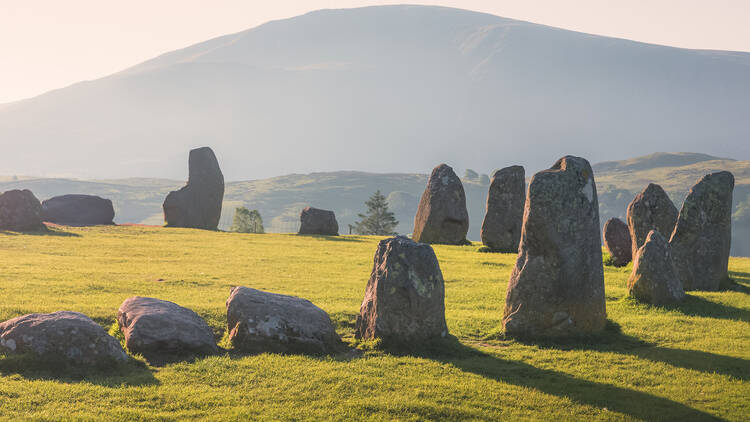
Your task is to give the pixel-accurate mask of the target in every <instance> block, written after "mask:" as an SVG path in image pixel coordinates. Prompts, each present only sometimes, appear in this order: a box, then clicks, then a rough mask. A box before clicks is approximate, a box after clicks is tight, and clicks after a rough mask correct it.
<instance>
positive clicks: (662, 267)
mask: <svg viewBox="0 0 750 422" xmlns="http://www.w3.org/2000/svg"><path fill="white" fill-rule="evenodd" d="M628 291H629V292H630V296H633V297H635V298H636V299H638V300H639V301H641V302H647V303H650V304H652V305H665V304H668V303H674V302H679V301H681V300H682V299H683V298H685V291H684V290H683V289H682V282H680V279H679V277H678V276H677V268H675V265H674V261H673V260H672V248H671V247H670V246H669V243H668V242H667V239H665V238H664V236H662V234H661V233H659V232H658V231H656V230H651V231H650V232H649V233H648V236H647V237H646V242H645V243H644V244H643V246H641V248H640V249H638V253H637V254H636V256H635V262H634V263H633V273H632V274H631V275H630V278H629V279H628Z"/></svg>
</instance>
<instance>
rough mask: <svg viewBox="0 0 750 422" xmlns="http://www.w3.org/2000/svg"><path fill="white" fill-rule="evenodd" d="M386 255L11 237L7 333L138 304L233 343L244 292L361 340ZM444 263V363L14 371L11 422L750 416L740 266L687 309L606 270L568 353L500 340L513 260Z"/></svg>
mask: <svg viewBox="0 0 750 422" xmlns="http://www.w3.org/2000/svg"><path fill="white" fill-rule="evenodd" d="M378 240H379V238H376V237H361V236H342V237H338V238H326V237H302V236H296V235H281V234H266V235H249V234H236V233H222V232H208V231H197V230H186V229H166V228H150V227H95V228H68V227H63V228H56V229H54V231H53V232H52V233H50V234H48V235H20V234H16V233H0V298H2V300H1V301H0V320H6V319H9V318H12V317H15V316H19V315H22V314H26V313H32V312H53V311H58V310H73V311H79V312H83V313H85V314H87V315H89V316H91V317H92V318H94V320H96V321H97V322H98V323H100V324H101V325H102V326H104V327H107V328H109V327H110V326H111V325H112V323H113V322H114V321H115V315H116V312H117V308H118V306H119V305H120V303H122V301H123V300H124V299H126V298H127V297H129V296H133V295H142V296H152V297H157V298H160V299H166V300H171V301H174V302H176V303H178V304H180V305H183V306H187V307H189V308H192V309H193V310H195V311H196V312H198V313H199V314H200V315H202V316H203V317H204V318H206V320H207V321H208V323H209V324H210V325H211V326H212V327H213V328H214V331H215V333H216V336H217V338H221V336H222V335H223V333H224V330H225V324H226V317H225V306H224V303H225V300H226V298H227V296H228V294H229V289H230V287H231V286H235V285H244V286H250V287H254V288H258V289H263V290H267V291H271V292H277V293H285V294H291V295H296V296H301V297H304V298H307V299H310V300H311V301H312V302H313V303H315V304H316V305H318V306H320V307H321V308H323V309H324V310H325V311H327V312H328V313H329V314H330V315H331V317H332V318H333V319H334V321H335V322H336V324H337V329H338V332H339V333H340V334H341V335H342V337H343V338H344V339H345V340H346V341H351V340H352V337H353V325H354V320H355V316H356V314H357V313H358V311H359V305H360V303H361V300H362V297H363V294H364V289H365V284H366V282H367V278H368V276H369V273H370V269H371V265H372V257H373V253H374V252H375V246H376V244H377V241H378ZM477 249H478V245H474V246H464V247H456V246H436V247H435V251H436V253H437V256H438V259H439V261H440V266H441V268H442V270H443V274H444V276H445V281H446V318H447V321H448V327H449V330H450V332H451V334H453V335H455V336H456V337H457V339H458V341H459V343H452V344H446V346H445V348H446V350H445V351H444V352H443V353H437V354H436V353H434V352H433V353H425V354H424V355H423V356H394V355H391V354H388V353H385V352H382V351H367V352H365V353H364V354H363V355H362V356H359V357H353V356H339V357H327V358H318V357H307V356H282V355H272V354H264V355H256V356H247V355H240V354H235V353H227V354H224V355H220V356H213V357H208V358H204V359H199V360H196V361H193V362H185V363H177V364H171V365H167V366H164V367H158V368H155V367H151V366H146V365H143V364H131V365H126V366H124V367H121V368H117V369H116V370H115V371H113V372H105V373H102V372H93V373H78V372H76V373H65V372H64V371H62V372H61V371H56V370H55V369H54V368H49V367H46V366H37V365H34V364H33V361H28V360H19V359H15V358H9V357H0V418H4V419H7V420H20V419H38V420H58V419H94V418H96V419H104V420H138V419H142V420H172V419H180V420H184V419H201V420H222V419H227V420H238V419H239V420H245V419H284V420H302V419H316V420H322V419H339V420H361V419H376V420H394V419H395V420H411V419H415V420H416V419H445V420H460V419H491V420H497V419H500V418H502V419H510V420H513V419H545V420H555V419H558V420H583V419H587V420H588V419H602V420H691V421H695V420H715V419H725V420H738V421H739V420H743V419H745V420H746V418H747V417H748V415H749V414H750V383H749V381H748V379H749V378H750V259H740V258H736V259H735V258H732V260H731V261H730V270H731V276H732V277H733V278H734V279H735V280H736V281H737V283H738V284H737V285H736V286H734V287H733V288H732V290H728V291H722V292H711V293H709V292H691V293H690V295H689V296H688V298H687V299H686V301H685V302H684V303H683V304H681V305H680V306H677V307H673V308H670V309H665V308H653V307H647V306H641V305H637V304H634V303H633V302H631V301H629V300H626V299H625V298H624V297H625V295H626V289H625V282H626V280H627V276H628V274H629V271H630V267H627V268H624V269H614V268H612V267H605V277H606V294H607V312H608V315H609V319H610V321H611V323H610V327H609V328H608V330H607V331H606V332H605V333H604V334H602V335H601V336H598V337H596V338H592V339H589V340H587V341H578V342H575V343H567V344H559V343H557V344H552V343H521V342H518V341H514V340H510V339H503V338H502V337H501V336H499V335H498V331H499V326H500V319H501V315H502V307H503V303H504V297H505V289H506V285H507V281H508V276H509V273H510V270H511V268H512V266H513V263H514V260H515V255H510V254H486V253H478V252H476V250H477Z"/></svg>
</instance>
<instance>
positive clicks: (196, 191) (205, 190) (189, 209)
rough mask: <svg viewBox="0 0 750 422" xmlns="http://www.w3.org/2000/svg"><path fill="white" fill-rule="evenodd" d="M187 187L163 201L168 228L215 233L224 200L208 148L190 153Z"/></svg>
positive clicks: (218, 172)
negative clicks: (203, 230) (193, 229)
mask: <svg viewBox="0 0 750 422" xmlns="http://www.w3.org/2000/svg"><path fill="white" fill-rule="evenodd" d="M188 166H189V177H188V182H187V185H185V186H184V187H183V188H182V189H180V190H178V191H173V192H170V193H169V195H167V198H166V199H165V200H164V206H163V207H164V220H165V221H166V222H167V226H169V227H190V228H196V229H206V230H216V228H217V227H218V226H219V219H220V218H221V202H222V200H223V199H224V175H223V174H222V173H221V169H220V168H219V162H218V161H217V160H216V155H214V152H213V151H212V150H211V148H209V147H203V148H197V149H194V150H192V151H190V159H189V163H188Z"/></svg>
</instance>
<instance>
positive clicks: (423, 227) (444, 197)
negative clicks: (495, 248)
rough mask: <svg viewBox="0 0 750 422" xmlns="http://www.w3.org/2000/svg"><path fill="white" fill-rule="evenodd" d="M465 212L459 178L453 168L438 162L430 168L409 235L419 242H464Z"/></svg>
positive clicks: (467, 227)
mask: <svg viewBox="0 0 750 422" xmlns="http://www.w3.org/2000/svg"><path fill="white" fill-rule="evenodd" d="M468 231H469V213H468V211H466V194H465V193H464V187H463V185H462V184H461V179H459V178H458V176H456V173H454V172H453V169H452V168H450V167H449V166H447V165H445V164H440V165H439V166H437V167H435V168H434V169H433V170H432V174H431V175H430V179H429V180H428V181H427V188H426V189H425V190H424V193H423V194H422V199H421V200H420V201H419V208H418V209H417V215H416V216H415V217H414V233H413V234H412V239H414V241H415V242H422V243H445V244H450V245H463V244H466V243H467V240H466V233H468Z"/></svg>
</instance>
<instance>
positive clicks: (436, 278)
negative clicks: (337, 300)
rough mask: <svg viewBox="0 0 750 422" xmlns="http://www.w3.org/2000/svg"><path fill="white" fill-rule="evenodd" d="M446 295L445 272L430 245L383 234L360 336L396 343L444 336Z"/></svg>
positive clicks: (362, 313)
mask: <svg viewBox="0 0 750 422" xmlns="http://www.w3.org/2000/svg"><path fill="white" fill-rule="evenodd" d="M444 298H445V285H444V282H443V273H442V272H441V271H440V265H439V264H438V260H437V257H436V256H435V252H434V251H433V250H432V247H431V246H430V245H426V244H424V243H416V242H414V241H412V240H410V239H408V238H406V237H403V236H396V237H392V238H389V239H384V240H381V241H380V243H379V244H378V249H377V251H376V252H375V259H374V263H373V266H372V273H371V274H370V280H369V281H368V282H367V288H366V289H365V298H364V300H363V301H362V306H361V307H360V310H359V316H357V325H356V332H355V337H356V338H358V339H363V340H372V339H375V338H379V339H382V341H383V342H384V343H387V344H395V345H408V344H417V343H420V342H423V341H426V340H430V339H435V338H442V337H445V336H447V335H448V328H447V326H446V324H445V300H444Z"/></svg>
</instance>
